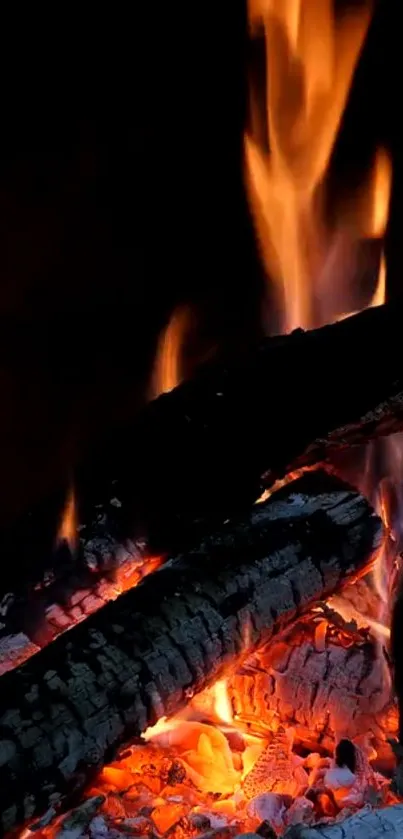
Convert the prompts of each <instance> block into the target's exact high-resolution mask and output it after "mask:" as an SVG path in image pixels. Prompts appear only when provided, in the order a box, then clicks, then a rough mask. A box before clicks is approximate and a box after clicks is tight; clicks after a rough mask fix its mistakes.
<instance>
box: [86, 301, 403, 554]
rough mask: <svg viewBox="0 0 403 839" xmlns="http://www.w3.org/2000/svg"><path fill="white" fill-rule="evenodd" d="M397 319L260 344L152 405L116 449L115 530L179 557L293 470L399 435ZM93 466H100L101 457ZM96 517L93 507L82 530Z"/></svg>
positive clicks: (401, 399) (367, 318)
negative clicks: (145, 538) (118, 501)
mask: <svg viewBox="0 0 403 839" xmlns="http://www.w3.org/2000/svg"><path fill="white" fill-rule="evenodd" d="M400 312H401V309H400V308H399V306H397V305H396V304H393V305H385V306H383V307H379V308H375V309H370V310H368V311H366V312H363V313H361V314H358V315H354V316H352V317H350V318H348V319H346V320H344V321H342V322H340V323H336V324H333V325H330V326H325V327H323V328H320V329H316V330H312V331H310V332H303V331H302V330H298V331H297V332H294V333H293V334H291V335H287V336H282V337H277V338H271V339H267V340H266V341H265V342H264V343H263V344H262V345H261V346H260V347H259V348H258V349H256V350H255V351H254V352H251V353H250V354H249V355H248V356H247V357H246V358H245V360H244V361H243V362H242V363H238V364H237V365H234V367H233V368H227V369H222V368H221V369H217V368H216V367H213V366H211V367H208V368H206V369H205V370H204V371H202V372H201V373H200V374H199V376H198V377H197V378H196V379H194V380H193V381H190V382H188V383H185V384H183V385H181V386H180V387H178V388H176V389H175V390H174V391H171V392H170V393H169V394H166V395H163V396H161V397H160V398H159V399H157V400H156V401H155V402H154V403H152V404H150V405H149V406H148V408H147V409H146V410H145V411H144V412H143V414H142V415H141V416H140V417H139V420H138V422H137V424H136V425H135V427H132V428H131V429H130V431H129V432H128V434H127V435H122V437H121V439H120V440H119V441H118V443H117V445H118V446H119V450H118V452H117V453H116V461H115V462H114V463H113V467H112V468H113V470H114V471H113V477H114V478H116V479H117V481H116V484H115V485H114V489H113V494H114V495H117V496H118V498H119V499H121V501H122V502H123V503H122V506H121V508H119V509H118V510H116V511H112V512H113V517H114V521H115V522H116V521H117V520H118V522H119V524H118V531H119V532H120V534H121V535H123V536H125V537H127V536H129V535H131V533H132V532H133V528H134V527H135V526H137V528H138V530H139V531H140V532H143V533H144V532H146V534H147V535H148V536H149V538H150V540H151V543H152V548H153V549H155V550H157V551H159V550H161V551H165V549H166V548H167V546H170V547H172V546H174V548H175V549H177V548H178V546H179V549H182V548H181V546H183V544H186V541H187V542H188V543H191V541H192V539H193V538H194V532H195V529H196V530H199V532H202V529H203V527H205V524H206V521H209V522H210V525H209V526H210V528H211V521H214V520H215V521H216V522H219V521H223V520H224V519H225V518H226V517H227V516H228V515H232V514H233V513H234V512H236V511H239V510H242V509H244V508H245V507H246V506H247V505H249V504H250V503H252V502H253V501H255V500H256V499H257V498H258V497H259V495H260V494H261V493H262V490H263V489H265V488H267V487H270V486H271V485H272V484H273V483H274V482H275V480H276V479H278V478H282V477H283V476H284V475H285V474H287V473H288V472H290V471H294V470H295V469H297V468H300V467H303V466H306V465H309V464H315V463H318V462H324V461H326V459H327V458H328V457H330V456H331V455H332V453H333V452H338V451H339V450H340V449H343V448H344V447H346V446H351V445H353V444H362V443H365V442H367V441H368V440H369V439H371V438H373V437H376V436H378V435H384V434H390V433H393V432H395V431H399V430H401V429H402V428H403V373H402V370H401V365H400V351H399V346H398V335H399V332H400V320H401V314H400ZM375 335H376V336H377V337H376V343H375V342H374V336H375ZM319 359H320V365H319V364H318V360H319ZM375 359H376V364H375V363H374V362H375ZM322 369H323V370H326V375H322V373H321V372H320V371H321V370H322ZM377 371H379V372H377ZM98 461H99V463H102V468H103V470H104V467H105V462H104V461H105V458H104V457H103V455H102V452H101V453H100V455H99V457H98ZM92 476H93V471H92V470H91V481H92ZM99 477H101V478H102V476H99ZM104 477H105V475H104ZM108 493H109V495H108ZM90 495H91V493H90V492H89V493H88V497H90ZM103 497H104V499H105V498H108V497H111V484H108V483H107V484H106V486H105V488H104V496H103ZM98 500H99V498H98ZM91 517H92V512H91V508H89V509H87V510H86V511H85V513H84V515H83V522H89V521H90V520H91Z"/></svg>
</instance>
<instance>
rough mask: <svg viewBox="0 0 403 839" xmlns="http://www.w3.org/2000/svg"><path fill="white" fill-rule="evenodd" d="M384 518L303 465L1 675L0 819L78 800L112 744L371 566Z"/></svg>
mask: <svg viewBox="0 0 403 839" xmlns="http://www.w3.org/2000/svg"><path fill="white" fill-rule="evenodd" d="M381 530H382V527H381V523H380V521H379V519H378V518H377V516H376V515H375V514H374V512H373V511H372V509H371V508H370V507H369V505H368V502H367V501H366V500H365V499H364V498H363V497H362V496H360V495H359V494H358V493H356V492H354V491H352V490H351V489H350V488H349V487H347V486H346V485H345V484H343V483H342V482H341V481H339V480H338V479H336V478H332V477H330V476H328V475H326V474H321V473H315V474H310V475H305V476H303V477H302V478H301V479H300V480H299V481H296V482H295V483H294V485H288V486H287V487H284V488H283V490H281V491H280V492H278V493H276V494H275V495H274V496H273V497H272V498H271V499H269V500H268V501H267V502H265V503H263V504H258V505H256V506H255V507H253V508H252V510H251V511H250V513H249V515H248V516H247V517H244V518H239V519H237V520H232V521H230V522H228V523H227V524H226V525H225V526H223V527H222V528H221V529H220V530H219V531H217V532H216V533H214V534H213V535H211V536H209V537H208V538H206V539H204V540H203V541H202V542H201V543H200V544H199V545H198V546H197V547H195V548H194V549H193V550H192V551H190V552H188V553H186V554H182V555H179V556H177V557H175V558H172V559H171V560H170V561H169V562H167V563H166V564H165V565H164V566H162V568H160V569H159V570H157V571H155V572H154V574H152V575H150V576H148V577H146V578H145V580H144V581H143V582H142V583H140V585H138V586H137V587H136V588H134V589H131V590H130V591H128V592H126V593H125V594H122V595H121V596H120V597H119V598H118V599H117V600H115V601H114V602H110V603H109V604H108V605H107V606H105V607H104V608H103V609H100V610H99V611H98V612H97V613H95V614H94V615H92V616H91V617H89V618H88V619H87V620H86V621H84V622H83V623H80V624H78V625H77V626H76V627H74V628H73V629H72V630H71V631H70V632H67V633H65V634H64V635H62V636H59V638H57V639H56V640H55V641H54V642H52V644H50V645H48V646H47V647H46V648H45V649H43V650H42V651H41V652H39V653H38V654H37V655H34V656H33V657H32V658H30V659H29V660H28V661H26V662H25V663H24V664H23V665H22V666H21V667H19V668H17V669H15V670H13V671H11V672H9V673H6V674H5V675H3V676H2V679H1V687H2V690H1V695H0V738H1V739H0V825H1V827H2V829H3V830H4V831H6V830H10V829H11V828H13V827H14V826H15V825H17V824H19V823H23V822H25V821H26V820H27V819H32V818H33V817H34V816H36V815H38V814H40V813H41V812H44V811H45V810H46V809H47V808H48V807H49V805H50V804H54V803H55V802H56V803H59V804H60V803H63V802H67V801H68V800H71V797H72V796H73V795H74V793H77V792H79V791H81V790H82V788H83V786H84V785H85V783H86V782H87V781H88V780H89V778H90V777H91V775H92V773H93V772H94V771H96V770H97V769H99V767H100V766H101V765H102V764H103V763H104V762H105V761H108V760H110V759H112V757H113V755H114V753H115V750H116V749H117V748H118V747H119V746H120V745H121V744H122V743H123V742H125V741H127V740H128V739H129V738H130V737H133V736H135V735H138V734H140V733H141V732H142V731H144V730H145V729H146V728H147V726H149V725H152V724H153V723H155V722H156V720H157V719H158V718H160V717H161V716H163V715H169V714H172V713H174V712H176V711H178V710H179V709H180V708H181V707H183V705H184V704H185V703H186V701H187V699H188V697H189V695H191V694H192V693H194V692H197V691H200V690H202V689H203V688H205V687H206V686H208V685H209V684H210V683H212V682H213V681H214V680H216V679H217V678H219V677H221V676H222V675H223V674H224V672H227V671H228V670H229V669H230V668H232V667H234V666H235V665H236V664H237V663H239V662H240V661H242V660H243V658H244V657H245V656H246V655H248V654H250V653H251V652H252V651H253V650H254V649H256V648H257V646H259V645H260V644H261V643H263V642H264V641H266V640H268V638H270V637H272V636H273V635H274V634H275V633H276V632H279V631H280V630H281V629H283V628H284V627H285V626H286V625H287V624H288V623H289V622H290V621H292V620H295V618H296V616H297V615H298V614H301V613H303V612H304V611H305V610H307V609H308V608H309V607H310V606H311V605H312V603H313V602H315V601H316V600H318V599H322V598H323V597H326V596H328V595H330V594H331V593H332V592H334V591H335V590H336V589H338V588H339V587H340V586H342V585H343V584H344V583H346V582H348V580H350V579H351V578H352V577H353V578H354V577H355V576H357V575H359V574H360V573H362V572H363V570H364V569H365V568H366V567H368V563H370V561H371V554H372V551H373V550H374V548H375V547H377V546H378V545H379V542H380V538H381Z"/></svg>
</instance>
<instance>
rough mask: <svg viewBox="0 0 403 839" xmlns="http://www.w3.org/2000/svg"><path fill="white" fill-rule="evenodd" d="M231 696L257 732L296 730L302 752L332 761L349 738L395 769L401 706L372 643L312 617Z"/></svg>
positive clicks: (273, 648) (250, 669)
mask: <svg viewBox="0 0 403 839" xmlns="http://www.w3.org/2000/svg"><path fill="white" fill-rule="evenodd" d="M323 626H324V627H325V633H326V631H327V635H328V637H326V634H325V633H324V632H323V631H322V627H323ZM318 630H320V631H318ZM228 689H229V695H230V699H231V701H232V706H233V710H234V713H235V715H236V717H237V719H238V720H240V721H243V722H244V723H245V725H246V726H248V727H249V728H250V729H252V730H254V731H255V732H258V729H259V728H260V729H261V730H262V733H264V728H265V727H266V728H269V729H273V727H274V726H276V725H279V724H280V725H285V726H288V727H290V726H292V728H293V730H294V738H295V739H294V742H295V744H296V745H299V746H300V747H303V748H304V749H308V750H310V751H317V750H318V749H319V750H320V751H322V753H325V754H326V753H327V754H331V753H332V752H333V750H334V748H335V744H336V742H337V741H338V740H339V739H340V738H342V737H345V738H349V739H351V740H355V741H357V742H359V743H362V742H363V740H364V739H365V740H366V741H367V743H366V745H367V747H368V748H369V749H371V751H372V754H373V756H375V754H376V766H377V768H379V770H381V771H382V770H383V771H389V772H390V771H391V770H392V769H393V766H394V758H393V755H392V750H391V747H390V745H389V742H388V740H389V738H393V737H396V734H397V730H398V713H397V711H398V709H397V704H396V702H395V700H394V699H393V698H391V677H390V674H389V668H388V664H387V661H386V659H385V658H384V657H383V655H382V652H381V651H380V650H379V647H378V646H375V645H374V644H373V643H371V642H370V641H369V640H368V639H367V638H366V637H365V636H362V637H361V640H359V637H357V636H354V638H353V639H350V638H349V635H348V633H347V634H343V630H340V626H339V627H337V630H336V632H333V628H332V627H331V626H330V625H328V624H327V621H325V622H323V621H322V620H321V619H320V618H319V617H318V616H317V614H316V616H315V615H312V616H310V618H309V620H308V621H304V622H303V623H302V624H301V623H297V624H296V625H294V627H292V629H291V631H290V632H288V633H286V635H285V636H284V637H282V638H280V639H275V640H273V641H272V642H271V643H270V642H269V643H268V644H267V645H266V646H265V647H262V648H261V649H259V650H258V651H257V652H256V653H255V654H254V655H253V656H252V657H251V658H250V659H248V660H247V661H246V662H245V663H244V664H243V666H242V667H241V668H240V669H238V671H237V673H236V674H235V675H234V676H233V677H232V678H231V680H230V681H229V685H228Z"/></svg>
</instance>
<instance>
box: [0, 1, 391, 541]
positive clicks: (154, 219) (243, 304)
mask: <svg viewBox="0 0 403 839" xmlns="http://www.w3.org/2000/svg"><path fill="white" fill-rule="evenodd" d="M137 5H140V4H135V6H134V7H133V8H132V9H130V10H128V11H125V12H119V11H118V10H116V9H115V8H113V11H112V10H111V9H110V10H109V12H108V16H106V17H101V13H100V12H99V11H98V10H97V11H96V12H95V11H94V13H93V14H92V15H91V14H87V15H86V16H84V13H83V11H82V10H80V12H78V11H77V12H75V11H71V10H69V14H68V15H67V12H66V15H65V17H64V16H63V14H62V11H61V10H60V9H59V10H58V11H57V16H56V15H55V17H54V18H52V16H51V15H49V13H48V12H47V13H46V16H44V17H43V19H42V20H41V19H40V18H39V17H38V12H37V10H35V15H33V16H32V19H28V18H27V17H26V15H25V12H24V16H22V15H21V16H19V19H18V20H15V21H9V20H5V19H4V20H2V21H1V23H0V32H1V37H0V67H1V75H0V102H1V111H0V118H1V125H0V399H1V410H0V458H1V477H0V526H3V527H6V526H8V525H9V524H10V523H11V522H13V521H15V520H16V519H17V518H18V516H19V515H20V514H21V513H23V512H24V511H25V510H26V509H27V508H28V507H29V506H31V505H33V504H35V503H36V502H38V501H39V500H40V499H41V498H45V497H47V494H48V493H50V492H51V491H53V490H54V489H55V488H56V487H64V486H66V485H67V483H68V482H69V481H70V479H71V473H72V472H73V471H74V467H75V463H76V462H77V461H78V460H79V459H80V458H81V457H83V456H85V455H86V454H87V452H88V450H89V448H90V447H91V446H92V445H93V443H94V442H96V441H99V440H101V441H102V440H103V438H104V436H105V435H106V436H108V437H113V435H114V434H116V433H118V432H119V429H120V427H121V426H122V425H124V424H127V423H128V422H129V421H130V417H132V416H133V415H134V414H135V412H136V411H137V410H138V407H139V405H140V404H141V403H142V401H144V398H145V391H146V387H145V385H146V382H147V377H148V375H149V371H150V366H151V361H152V357H153V353H154V350H155V344H156V340H157V335H158V332H159V330H160V329H161V327H162V325H163V324H164V323H165V322H166V320H167V318H168V316H169V313H170V311H171V310H172V309H173V308H174V306H175V305H176V304H177V303H178V302H183V301H187V302H191V303H192V304H193V307H194V312H195V327H194V333H195V334H194V336H193V350H194V359H195V360H197V359H199V358H202V357H205V356H206V355H208V353H209V351H210V350H211V348H214V349H215V350H217V349H218V350H219V351H220V352H221V353H226V354H231V353H232V352H233V351H235V350H236V349H237V348H238V347H239V346H245V345H246V344H247V341H248V340H249V339H251V338H253V337H255V336H256V335H257V334H258V331H259V310H260V309H259V304H260V294H261V290H262V286H263V279H262V276H261V271H260V268H259V265H258V262H257V258H256V256H255V251H254V243H253V235H252V232H251V226H250V222H249V218H248V214H247V208H246V202H245V198H244V194H243V187H242V164H241V161H242V126H243V124H244V120H245V101H246V95H245V87H246V82H245V79H246V72H245V66H246V59H247V44H246V34H245V9H244V4H243V3H242V2H240V0H232V3H230V4H200V3H196V4H186V5H185V4H182V5H183V8H182V7H178V6H175V5H174V4H169V6H168V5H167V4H158V3H157V4H144V5H147V6H152V8H148V9H147V10H138V9H137ZM398 5H399V4H398V2H397V0H395V2H386V0H384V2H379V4H378V5H377V7H376V11H375V16H374V20H373V23H372V26H371V30H370V33H369V37H368V40H367V44H366V47H365V50H364V53H363V56H362V60H361V62H360V65H359V68H358V71H357V74H356V78H355V82H354V87H353V90H352V94H351V97H350V101H349V105H348V108H347V112H346V115H345V119H344V122H343V128H342V132H341V135H340V139H339V142H338V145H337V148H336V150H335V154H334V160H333V169H332V172H333V178H334V181H335V183H336V184H339V185H340V186H342V185H343V184H348V183H349V181H350V180H351V179H355V180H357V179H359V178H360V177H361V173H362V172H364V170H365V168H366V167H367V166H369V165H370V162H371V159H372V155H373V152H374V149H375V147H376V145H378V144H379V143H384V144H385V145H386V146H387V147H388V148H389V149H390V151H391V153H392V158H393V166H394V190H393V198H392V214H391V223H390V227H389V231H388V243H387V253H388V265H389V284H390V293H393V294H395V293H398V292H399V289H400V284H401V277H402V256H403V246H402V241H401V238H402V237H401V226H402V217H401V214H402V211H401V206H402V186H403V180H402V152H401V139H402V135H401V129H400V121H401V115H400V110H401V104H400V103H401V64H402V59H401V54H402V49H403V44H402V42H401V35H400V26H399V20H398ZM227 6H228V7H227ZM217 7H219V8H217ZM399 40H400V43H399ZM196 316H197V317H196ZM374 340H376V336H374ZM192 358H193V356H192ZM191 366H192V365H191V362H189V368H191Z"/></svg>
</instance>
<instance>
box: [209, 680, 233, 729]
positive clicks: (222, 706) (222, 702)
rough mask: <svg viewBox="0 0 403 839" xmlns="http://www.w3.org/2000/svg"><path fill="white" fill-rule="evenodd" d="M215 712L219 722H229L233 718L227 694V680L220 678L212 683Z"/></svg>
mask: <svg viewBox="0 0 403 839" xmlns="http://www.w3.org/2000/svg"><path fill="white" fill-rule="evenodd" d="M213 691H214V704H215V712H216V715H217V717H218V719H219V720H221V722H226V723H231V722H232V720H233V716H234V715H233V713H232V707H231V702H230V699H229V696H228V689H227V682H226V680H225V679H220V681H218V682H216V683H215V685H213Z"/></svg>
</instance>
